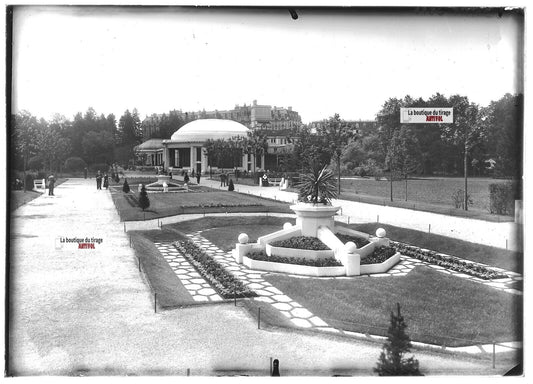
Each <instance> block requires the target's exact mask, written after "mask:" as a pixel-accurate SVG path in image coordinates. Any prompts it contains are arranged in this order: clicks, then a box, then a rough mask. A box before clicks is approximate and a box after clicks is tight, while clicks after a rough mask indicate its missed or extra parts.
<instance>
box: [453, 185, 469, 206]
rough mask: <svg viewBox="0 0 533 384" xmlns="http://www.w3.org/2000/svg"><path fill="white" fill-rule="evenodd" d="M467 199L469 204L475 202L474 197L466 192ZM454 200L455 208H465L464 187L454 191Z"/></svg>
mask: <svg viewBox="0 0 533 384" xmlns="http://www.w3.org/2000/svg"><path fill="white" fill-rule="evenodd" d="M466 199H467V201H468V205H469V206H470V205H472V204H474V200H472V197H471V196H470V194H469V193H467V194H466ZM452 200H453V205H454V206H455V208H461V209H464V208H465V193H464V191H463V190H462V189H458V190H457V191H455V192H454V193H452Z"/></svg>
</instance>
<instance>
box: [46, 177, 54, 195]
mask: <svg viewBox="0 0 533 384" xmlns="http://www.w3.org/2000/svg"><path fill="white" fill-rule="evenodd" d="M55 184H56V179H55V177H54V175H50V176H48V196H54V186H55Z"/></svg>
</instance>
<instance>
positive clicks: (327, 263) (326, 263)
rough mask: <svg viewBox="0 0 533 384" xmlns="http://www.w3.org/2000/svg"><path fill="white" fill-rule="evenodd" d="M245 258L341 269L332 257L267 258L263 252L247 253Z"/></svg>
mask: <svg viewBox="0 0 533 384" xmlns="http://www.w3.org/2000/svg"><path fill="white" fill-rule="evenodd" d="M246 257H248V258H249V259H252V260H258V261H269V262H272V263H283V264H296V265H307V266H310V267H342V263H341V262H340V261H338V260H336V259H335V258H333V257H328V258H327V259H318V260H310V259H304V258H301V257H282V256H274V255H272V256H268V255H267V254H266V253H265V251H257V252H249V253H248V254H247V255H246Z"/></svg>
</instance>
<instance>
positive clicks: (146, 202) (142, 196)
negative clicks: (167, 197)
mask: <svg viewBox="0 0 533 384" xmlns="http://www.w3.org/2000/svg"><path fill="white" fill-rule="evenodd" d="M149 206H150V199H149V198H148V192H146V187H145V186H144V184H143V185H142V188H141V192H140V193H139V207H141V208H142V210H143V211H144V210H145V209H146V208H148V207H149Z"/></svg>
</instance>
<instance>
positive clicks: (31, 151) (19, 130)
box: [11, 111, 40, 190]
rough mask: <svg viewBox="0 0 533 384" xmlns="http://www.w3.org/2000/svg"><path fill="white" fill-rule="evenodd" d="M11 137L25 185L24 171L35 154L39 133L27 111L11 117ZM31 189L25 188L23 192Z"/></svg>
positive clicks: (33, 117) (36, 123) (34, 120)
mask: <svg viewBox="0 0 533 384" xmlns="http://www.w3.org/2000/svg"><path fill="white" fill-rule="evenodd" d="M11 121H12V126H13V129H12V136H11V146H12V148H13V152H14V154H15V155H16V156H19V157H20V158H21V159H22V168H23V172H24V182H25V183H26V170H27V169H28V161H29V159H30V157H32V156H34V155H36V154H37V149H38V148H37V141H36V136H37V134H38V132H39V128H40V127H39V122H38V121H37V118H36V117H35V116H33V115H32V114H31V113H30V112H28V111H21V112H19V113H17V114H16V115H15V116H13V117H12V120H11ZM27 188H29V189H31V188H33V184H32V186H31V188H30V187H29V185H28V186H25V188H24V190H27Z"/></svg>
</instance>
